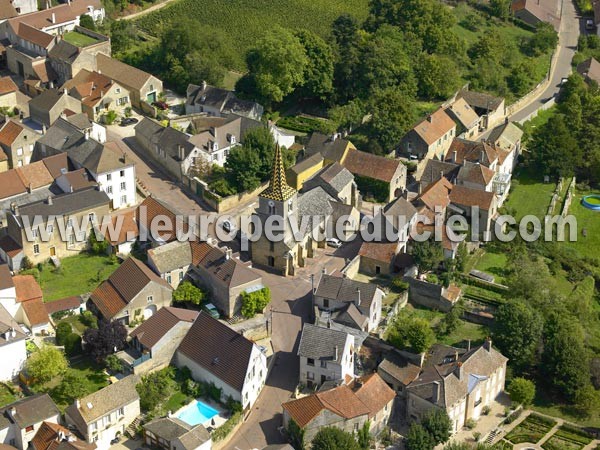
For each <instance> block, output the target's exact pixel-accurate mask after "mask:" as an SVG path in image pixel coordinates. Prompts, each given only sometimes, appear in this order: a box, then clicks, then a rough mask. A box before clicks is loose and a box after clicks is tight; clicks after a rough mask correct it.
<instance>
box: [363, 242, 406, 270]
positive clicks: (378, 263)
mask: <svg viewBox="0 0 600 450" xmlns="http://www.w3.org/2000/svg"><path fill="white" fill-rule="evenodd" d="M398 253H400V243H399V242H363V243H362V244H361V245H360V250H359V251H358V255H359V256H360V266H359V269H358V271H359V272H360V273H364V274H365V275H371V276H377V275H390V274H391V273H393V272H396V267H395V259H396V255H397V254H398Z"/></svg>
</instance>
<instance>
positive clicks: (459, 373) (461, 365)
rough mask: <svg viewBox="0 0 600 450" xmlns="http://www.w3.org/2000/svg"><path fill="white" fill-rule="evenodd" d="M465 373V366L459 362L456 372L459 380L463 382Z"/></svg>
mask: <svg viewBox="0 0 600 450" xmlns="http://www.w3.org/2000/svg"><path fill="white" fill-rule="evenodd" d="M463 372H464V370H463V364H462V363H461V362H459V363H458V364H456V370H455V371H454V374H455V375H456V376H457V377H458V379H459V380H461V379H462V377H463Z"/></svg>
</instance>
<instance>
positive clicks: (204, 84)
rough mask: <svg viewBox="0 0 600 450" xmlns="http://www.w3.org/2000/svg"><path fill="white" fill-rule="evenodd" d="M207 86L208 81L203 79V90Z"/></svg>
mask: <svg viewBox="0 0 600 450" xmlns="http://www.w3.org/2000/svg"><path fill="white" fill-rule="evenodd" d="M206 86H207V84H206V81H204V80H202V90H205V89H206Z"/></svg>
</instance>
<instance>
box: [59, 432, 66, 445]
mask: <svg viewBox="0 0 600 450" xmlns="http://www.w3.org/2000/svg"><path fill="white" fill-rule="evenodd" d="M58 440H59V441H60V442H62V441H64V440H65V433H64V432H63V431H62V430H59V432H58Z"/></svg>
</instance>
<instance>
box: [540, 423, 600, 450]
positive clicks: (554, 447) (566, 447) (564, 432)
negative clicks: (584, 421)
mask: <svg viewBox="0 0 600 450" xmlns="http://www.w3.org/2000/svg"><path fill="white" fill-rule="evenodd" d="M592 439H593V438H592V437H591V436H590V435H589V434H588V433H586V432H585V431H584V430H582V429H581V428H577V427H574V426H571V425H561V427H560V428H559V429H558V431H557V432H556V433H554V435H553V436H552V437H551V438H550V439H548V441H546V442H545V443H544V445H543V446H542V447H543V448H544V450H580V449H582V448H583V447H585V446H586V445H588V444H589V443H590V442H592Z"/></svg>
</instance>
